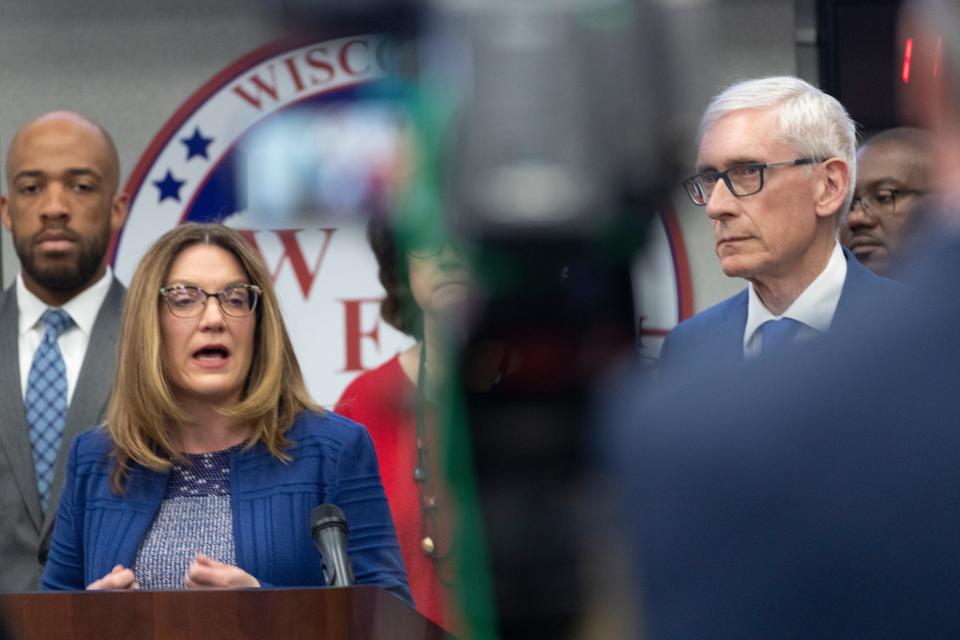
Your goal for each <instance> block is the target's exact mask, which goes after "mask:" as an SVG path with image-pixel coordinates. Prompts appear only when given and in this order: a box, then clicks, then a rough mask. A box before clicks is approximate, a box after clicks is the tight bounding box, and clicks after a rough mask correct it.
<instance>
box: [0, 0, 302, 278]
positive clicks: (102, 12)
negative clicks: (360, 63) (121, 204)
mask: <svg viewBox="0 0 960 640" xmlns="http://www.w3.org/2000/svg"><path fill="white" fill-rule="evenodd" d="M263 4H265V3H263V2H258V0H192V1H191V0H165V1H163V2H159V1H156V0H135V1H133V2H128V1H123V0H86V1H85V2H69V1H68V0H30V2H21V1H20V0H0V61H2V70H0V74H2V76H0V77H2V82H0V105H2V110H0V114H2V115H0V147H2V148H3V153H4V156H3V158H4V161H5V159H6V158H5V154H6V148H7V145H8V143H9V141H10V138H11V136H12V135H13V133H14V132H15V131H16V130H17V128H18V127H19V126H20V125H21V124H22V123H23V122H24V121H26V120H29V119H30V118H32V117H34V116H36V115H39V114H40V113H43V112H45V111H50V110H53V109H71V110H74V111H79V112H80V113H83V114H85V115H87V116H89V117H90V118H92V119H93V120H96V121H97V122H99V123H100V124H102V125H103V126H104V127H106V129H107V130H108V131H110V133H111V134H112V135H113V137H114V139H115V140H116V143H117V147H118V150H119V152H120V163H121V170H122V175H123V178H122V180H123V181H124V182H125V181H126V178H127V176H128V175H129V174H130V171H132V169H133V166H134V164H135V163H136V162H137V160H138V159H139V157H140V154H141V153H142V152H143V150H144V149H145V148H146V146H147V145H148V144H149V143H150V140H151V139H152V138H153V136H154V134H156V133H157V132H158V131H159V130H160V128H161V127H162V126H163V124H164V123H165V122H166V120H167V119H168V118H169V117H170V116H171V115H173V112H174V111H175V110H176V109H177V108H178V107H179V106H180V105H181V104H182V103H183V102H184V101H185V100H186V98H187V97H188V96H189V95H190V94H191V93H193V91H194V90H196V89H197V88H199V87H200V86H201V85H202V84H203V83H204V82H206V81H207V80H208V79H209V78H210V77H211V76H213V75H214V74H215V73H216V72H217V71H219V70H220V69H222V68H223V67H225V66H227V65H228V64H230V63H231V62H233V61H234V60H236V59H237V58H239V57H240V56H241V55H243V54H245V53H248V52H249V51H252V50H253V49H256V48H257V47H259V46H261V45H263V44H266V43H268V42H270V41H272V40H275V39H277V38H278V37H280V36H282V35H283V32H282V31H281V29H280V28H279V26H278V25H276V24H274V23H273V22H272V21H270V20H268V19H267V16H265V14H264V13H263V11H262V10H261V6H262V5H263ZM6 189H7V186H6V184H4V185H3V190H4V192H6ZM0 251H2V259H3V272H2V276H3V283H4V285H7V284H9V283H10V282H11V281H12V280H13V278H14V276H15V275H16V273H17V270H18V268H19V267H18V263H17V260H16V256H15V254H14V252H13V246H12V244H11V242H10V239H9V235H8V234H7V233H5V232H4V234H3V244H2V249H0Z"/></svg>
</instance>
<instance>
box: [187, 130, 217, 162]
mask: <svg viewBox="0 0 960 640" xmlns="http://www.w3.org/2000/svg"><path fill="white" fill-rule="evenodd" d="M180 142H182V143H183V144H185V145H186V147H187V160H190V159H191V158H193V157H195V156H200V157H201V158H204V159H207V160H209V159H210V157H209V156H208V155H207V147H209V146H210V143H211V142H213V138H204V137H203V134H202V133H200V127H196V128H195V129H194V130H193V135H192V136H190V137H189V138H180Z"/></svg>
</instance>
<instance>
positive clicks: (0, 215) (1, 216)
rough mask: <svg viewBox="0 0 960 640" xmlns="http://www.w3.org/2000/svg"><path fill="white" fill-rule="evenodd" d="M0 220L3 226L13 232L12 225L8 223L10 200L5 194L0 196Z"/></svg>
mask: <svg viewBox="0 0 960 640" xmlns="http://www.w3.org/2000/svg"><path fill="white" fill-rule="evenodd" d="M0 220H2V221H3V228H4V229H6V230H7V231H10V232H11V233H12V232H13V225H12V224H11V223H10V200H9V199H8V198H7V197H6V196H0Z"/></svg>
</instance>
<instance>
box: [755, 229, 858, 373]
mask: <svg viewBox="0 0 960 640" xmlns="http://www.w3.org/2000/svg"><path fill="white" fill-rule="evenodd" d="M846 279H847V259H846V258H845V257H844V256H843V249H841V248H840V243H839V242H837V243H835V244H834V245H833V253H831V254H830V259H829V260H827V266H826V267H824V268H823V271H821V272H820V275H818V276H817V277H816V278H815V279H814V281H813V282H811V283H810V286H808V287H807V288H806V289H804V291H803V293H801V294H800V296H799V297H798V298H797V299H796V300H794V301H793V304H791V305H790V306H789V307H788V308H787V310H786V311H784V312H783V314H782V315H779V316H775V315H773V314H772V313H770V310H769V309H767V308H766V307H765V306H763V302H761V301H760V296H758V295H757V292H756V291H755V290H754V288H753V285H752V284H751V285H750V287H749V293H748V297H749V301H748V303H747V326H746V328H745V329H744V331H743V356H744V357H745V358H753V357H756V356H757V355H759V354H760V349H761V348H762V345H761V337H760V326H761V325H762V324H763V323H764V322H767V321H768V320H779V319H781V318H792V319H794V320H798V321H800V322H802V323H803V324H805V325H806V326H805V327H803V328H802V329H801V330H800V331H799V332H798V333H797V338H796V339H797V340H807V339H809V338H811V337H815V336H817V335H820V334H821V333H826V331H827V330H828V329H830V324H831V323H832V322H833V316H834V314H835V313H836V312H837V304H838V303H839V302H840V294H841V293H842V292H843V283H844V281H845V280H846Z"/></svg>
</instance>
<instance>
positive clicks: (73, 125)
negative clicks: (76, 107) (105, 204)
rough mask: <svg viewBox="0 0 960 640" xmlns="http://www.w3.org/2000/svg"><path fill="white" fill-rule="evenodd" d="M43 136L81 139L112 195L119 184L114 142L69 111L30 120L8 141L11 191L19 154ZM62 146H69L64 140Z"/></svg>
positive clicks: (103, 131) (86, 119) (97, 126)
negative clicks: (89, 147) (89, 150)
mask: <svg viewBox="0 0 960 640" xmlns="http://www.w3.org/2000/svg"><path fill="white" fill-rule="evenodd" d="M45 136H63V137H64V138H67V137H70V138H77V139H82V140H83V142H84V143H85V144H87V145H90V146H91V150H92V151H93V153H94V155H95V156H98V158H97V159H98V163H97V164H98V165H99V169H100V171H101V172H102V173H103V177H104V180H105V182H106V184H107V185H108V186H109V187H110V192H111V193H115V192H116V191H117V188H118V187H119V184H120V157H119V155H118V154H117V147H116V145H115V144H114V143H113V138H112V137H110V134H109V133H107V130H106V129H104V128H103V127H101V126H100V125H99V124H97V123H96V122H93V121H92V120H90V119H88V118H86V117H84V116H82V115H80V114H79V113H74V112H72V111H51V112H49V113H45V114H43V115H42V116H39V117H37V118H34V119H33V120H30V121H29V122H27V123H26V124H24V125H23V126H21V127H20V128H19V129H18V130H17V132H16V133H15V134H14V136H13V139H12V140H11V141H10V147H9V149H8V150H7V163H6V167H7V186H8V188H10V189H11V190H12V180H13V178H14V174H15V172H16V167H17V166H18V165H19V164H20V160H21V157H20V156H21V154H23V153H24V152H27V150H30V149H31V148H32V147H35V145H36V144H37V140H38V138H39V139H41V140H43V139H44V137H45ZM63 144H68V141H67V140H64V141H63Z"/></svg>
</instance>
